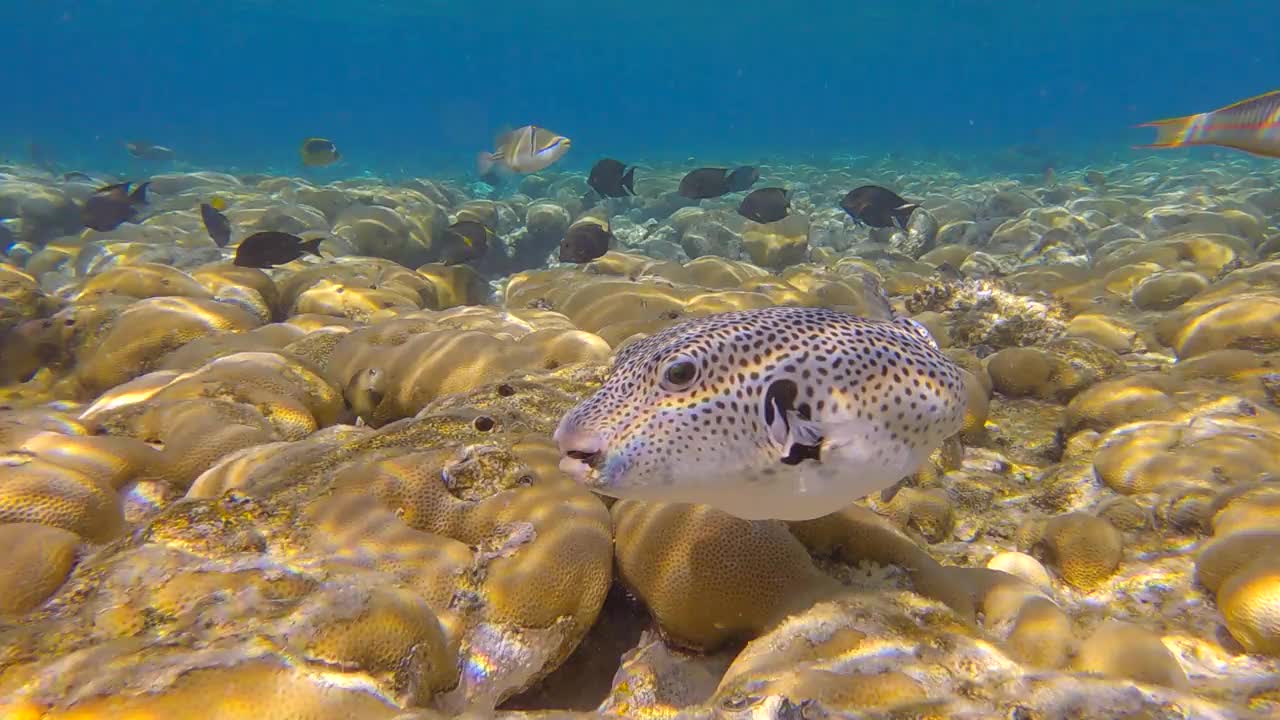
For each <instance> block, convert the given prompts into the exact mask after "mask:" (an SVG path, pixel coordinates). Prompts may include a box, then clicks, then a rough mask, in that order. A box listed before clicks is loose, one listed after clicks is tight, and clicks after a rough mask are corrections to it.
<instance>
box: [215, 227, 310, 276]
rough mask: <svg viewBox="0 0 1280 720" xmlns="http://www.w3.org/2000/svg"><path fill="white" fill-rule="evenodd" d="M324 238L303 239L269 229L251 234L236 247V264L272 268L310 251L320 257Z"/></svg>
mask: <svg viewBox="0 0 1280 720" xmlns="http://www.w3.org/2000/svg"><path fill="white" fill-rule="evenodd" d="M322 241H324V238H312V239H310V240H303V239H302V238H300V237H298V236H297V235H290V234H289V233H286V232H276V231H274V230H268V231H267V232H259V233H254V234H252V235H250V236H249V237H247V238H245V239H244V240H242V241H241V242H240V245H239V247H237V248H236V259H235V264H236V265H239V266H240V267H253V268H270V267H275V266H276V265H283V264H284V263H287V262H292V261H294V260H297V259H298V258H300V257H302V256H303V255H305V254H307V253H310V254H312V255H315V256H316V257H320V243H321V242H322Z"/></svg>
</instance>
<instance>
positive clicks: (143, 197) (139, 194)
mask: <svg viewBox="0 0 1280 720" xmlns="http://www.w3.org/2000/svg"><path fill="white" fill-rule="evenodd" d="M149 187H151V181H150V180H148V181H147V182H144V183H142V184H141V185H139V186H138V187H136V188H134V189H133V192H131V193H129V200H130V201H132V202H136V203H146V202H147V188H149Z"/></svg>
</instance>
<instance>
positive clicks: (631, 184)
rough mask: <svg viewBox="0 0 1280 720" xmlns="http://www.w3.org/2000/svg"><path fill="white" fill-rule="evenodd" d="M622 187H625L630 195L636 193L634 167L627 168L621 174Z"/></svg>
mask: <svg viewBox="0 0 1280 720" xmlns="http://www.w3.org/2000/svg"><path fill="white" fill-rule="evenodd" d="M622 187H624V188H626V189H627V190H628V191H629V192H630V193H631V194H632V195H635V194H636V169H635V168H628V169H627V172H626V173H624V174H623V176H622Z"/></svg>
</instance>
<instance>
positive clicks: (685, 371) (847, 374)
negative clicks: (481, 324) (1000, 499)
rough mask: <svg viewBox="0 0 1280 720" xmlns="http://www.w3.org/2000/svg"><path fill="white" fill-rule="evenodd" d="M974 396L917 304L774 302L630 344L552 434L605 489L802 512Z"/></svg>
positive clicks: (789, 516) (841, 494) (930, 440)
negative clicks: (895, 308)
mask: <svg viewBox="0 0 1280 720" xmlns="http://www.w3.org/2000/svg"><path fill="white" fill-rule="evenodd" d="M965 407H966V391H965V382H964V376H963V375H962V372H961V370H960V368H959V367H958V366H957V365H956V364H955V363H953V362H952V361H951V360H950V359H949V358H948V357H947V356H946V355H944V354H943V353H942V351H941V350H939V348H938V346H937V344H936V343H935V342H934V341H933V339H932V337H931V336H930V335H929V333H928V331H927V330H925V329H924V326H922V325H920V324H919V323H917V322H915V321H914V320H911V319H910V318H898V319H895V320H870V319H865V318H860V317H856V316H853V315H849V314H846V313H842V312H837V311H834V310H828V309H822V308H802V307H770V308H763V309H758V310H742V311H735V312H727V313H720V314H716V315H709V316H706V317H702V318H697V319H693V320H689V321H686V322H683V323H680V324H677V325H673V326H671V327H668V328H666V329H665V330H662V331H660V332H658V333H655V334H653V335H650V336H648V337H645V338H643V339H640V340H637V341H635V342H633V343H631V344H629V345H626V346H625V347H623V348H622V349H621V350H620V351H619V352H618V354H617V356H616V358H615V361H614V366H613V369H612V371H611V373H610V375H609V378H608V379H607V380H606V381H605V383H604V385H603V386H602V387H601V388H600V389H599V390H598V391H597V392H596V393H595V394H594V395H592V396H591V397H590V398H588V399H587V400H585V401H584V402H582V403H581V404H580V405H578V406H577V407H575V408H573V409H572V410H570V411H569V412H568V413H567V414H565V416H564V417H563V418H562V419H561V421H560V424H559V427H558V428H557V429H556V432H555V440H556V443H557V444H558V445H559V447H560V452H561V461H560V468H561V469H562V470H564V471H565V472H567V473H568V474H570V475H571V476H573V477H574V478H575V479H576V480H577V481H578V482H580V483H582V484H584V485H586V486H587V487H589V488H590V489H592V490H595V491H596V492H599V493H601V494H603V495H609V496H613V497H618V498H633V499H638V500H656V501H664V502H682V503H696V504H704V505H711V506H713V507H716V508H719V509H720V510H723V511H725V512H728V513H730V514H732V515H736V516H738V517H740V518H744V519H748V520H756V519H765V518H775V519H780V520H806V519H810V518H815V517H820V516H822V515H826V514H828V513H832V512H835V511H837V510H839V509H841V508H842V507H845V506H847V505H849V504H851V503H852V502H854V501H855V500H857V499H858V498H860V497H863V496H865V495H868V494H870V493H872V492H876V491H878V490H883V489H885V488H888V487H890V486H892V485H894V484H895V483H896V482H898V481H899V480H901V479H902V478H904V477H906V476H908V475H910V474H912V473H914V472H915V471H917V470H918V469H919V468H920V467H921V465H923V464H924V462H925V461H926V459H927V458H928V457H929V454H930V453H931V452H933V450H934V449H936V448H937V447H938V446H939V445H940V444H941V443H942V441H943V440H945V439H946V438H947V437H949V436H951V435H953V434H955V433H957V432H959V430H960V428H961V426H962V424H963V422H964V415H965Z"/></svg>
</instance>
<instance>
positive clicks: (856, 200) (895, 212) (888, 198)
mask: <svg viewBox="0 0 1280 720" xmlns="http://www.w3.org/2000/svg"><path fill="white" fill-rule="evenodd" d="M840 207H841V208H843V209H844V211H845V212H847V213H849V217H851V218H853V220H854V222H859V223H862V224H864V225H870V226H871V227H875V228H887V227H896V228H900V229H905V228H906V227H907V220H909V219H910V218H911V213H912V212H914V211H915V209H916V208H918V207H920V204H919V203H913V202H909V201H907V200H905V199H904V198H903V197H902V196H901V195H899V194H897V193H895V192H894V191H892V190H890V189H888V188H882V187H880V186H879V185H863V186H862V187H860V188H856V189H854V190H850V191H849V194H848V195H845V196H844V199H842V200H841V201H840Z"/></svg>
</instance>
